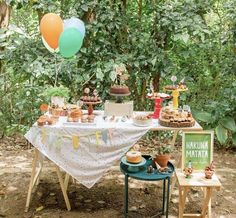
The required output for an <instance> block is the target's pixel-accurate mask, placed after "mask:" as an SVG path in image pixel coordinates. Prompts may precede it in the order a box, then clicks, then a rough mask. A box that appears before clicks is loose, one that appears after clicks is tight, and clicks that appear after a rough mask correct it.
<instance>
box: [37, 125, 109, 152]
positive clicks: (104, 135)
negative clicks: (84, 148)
mask: <svg viewBox="0 0 236 218" xmlns="http://www.w3.org/2000/svg"><path fill="white" fill-rule="evenodd" d="M48 135H49V134H47V132H46V129H45V128H41V141H42V144H44V143H45V141H46V137H47V136H48ZM50 135H54V136H57V137H58V139H57V140H56V141H55V143H54V145H55V147H56V148H58V149H60V148H61V143H62V138H64V139H69V140H72V145H73V148H74V149H75V150H77V149H79V146H80V145H79V138H81V137H89V136H95V138H96V144H97V145H100V144H101V141H100V140H101V139H102V141H103V142H104V143H105V144H107V142H108V136H109V139H110V141H111V139H112V137H113V130H111V129H109V130H103V131H96V132H95V133H89V134H83V135H75V134H73V135H72V136H71V135H60V134H55V133H51V134H50Z"/></svg>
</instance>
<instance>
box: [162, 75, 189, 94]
mask: <svg viewBox="0 0 236 218" xmlns="http://www.w3.org/2000/svg"><path fill="white" fill-rule="evenodd" d="M171 81H172V83H173V84H172V85H166V86H165V87H164V89H165V90H166V91H173V90H178V91H187V90H188V87H187V85H186V83H185V79H182V80H181V81H180V82H179V83H176V81H177V77H176V76H172V77H171Z"/></svg>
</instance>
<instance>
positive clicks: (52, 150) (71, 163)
mask: <svg viewBox="0 0 236 218" xmlns="http://www.w3.org/2000/svg"><path fill="white" fill-rule="evenodd" d="M153 125H154V124H153ZM152 127H153V126H152V125H151V126H149V127H137V126H134V125H133V124H132V120H130V119H128V120H125V121H124V119H122V118H121V117H116V118H115V119H114V120H112V119H110V118H109V117H108V119H104V117H103V112H100V113H99V115H98V116H96V119H95V123H94V124H80V123H77V124H76V123H73V124H70V123H67V122H66V117H60V119H59V121H58V123H57V124H55V125H52V126H48V125H45V126H43V127H39V126H37V124H34V125H33V126H32V127H31V128H30V130H29V131H28V132H27V133H26V135H25V137H26V139H27V140H28V141H29V142H30V143H31V144H32V145H33V146H34V147H36V148H37V149H38V150H39V151H40V152H41V153H42V154H43V155H45V156H46V157H48V158H49V159H50V160H51V161H53V162H54V163H56V164H57V165H58V166H59V167H61V168H62V169H63V170H65V171H66V172H67V173H68V174H70V175H71V176H73V177H74V178H75V179H76V180H77V181H79V182H80V183H81V184H83V185H84V186H86V187H87V188H91V187H92V186H93V185H94V184H95V183H96V182H97V181H98V180H99V179H100V178H101V177H102V176H103V174H104V173H105V172H106V171H107V170H108V169H109V168H110V167H111V166H112V165H113V164H114V163H115V162H116V161H117V160H119V159H120V158H121V157H122V156H123V155H124V154H125V153H126V152H127V151H128V150H129V148H130V147H132V146H133V145H134V144H135V143H136V142H137V141H138V140H139V138H141V137H142V136H143V135H144V134H145V133H146V132H147V131H148V130H149V129H150V128H152Z"/></svg>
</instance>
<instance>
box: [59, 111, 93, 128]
mask: <svg viewBox="0 0 236 218" xmlns="http://www.w3.org/2000/svg"><path fill="white" fill-rule="evenodd" d="M63 124H64V125H96V123H95V116H94V115H93V114H90V115H85V114H83V111H82V110H81V109H80V108H79V107H78V108H76V109H73V110H71V111H69V112H68V115H67V120H66V122H64V123H63Z"/></svg>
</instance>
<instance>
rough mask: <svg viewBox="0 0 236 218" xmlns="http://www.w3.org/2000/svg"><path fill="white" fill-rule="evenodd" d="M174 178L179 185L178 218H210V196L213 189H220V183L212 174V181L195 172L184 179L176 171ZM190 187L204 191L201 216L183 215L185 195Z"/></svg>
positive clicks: (181, 174) (179, 171) (182, 174)
mask: <svg viewBox="0 0 236 218" xmlns="http://www.w3.org/2000/svg"><path fill="white" fill-rule="evenodd" d="M176 176H177V180H178V183H179V218H182V217H198V218H199V217H201V218H205V217H206V215H207V216H208V218H210V217H211V196H212V192H213V189H214V188H216V189H217V190H219V189H220V187H221V183H220V181H219V179H218V177H217V176H216V175H215V174H214V175H213V177H212V179H206V178H205V174H204V173H203V172H195V173H193V174H192V177H191V178H185V175H184V173H183V172H181V170H176ZM192 187H199V188H202V189H203V191H204V200H203V206H202V212H201V214H184V207H185V203H186V197H187V193H188V192H189V190H190V189H191V188H192Z"/></svg>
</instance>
